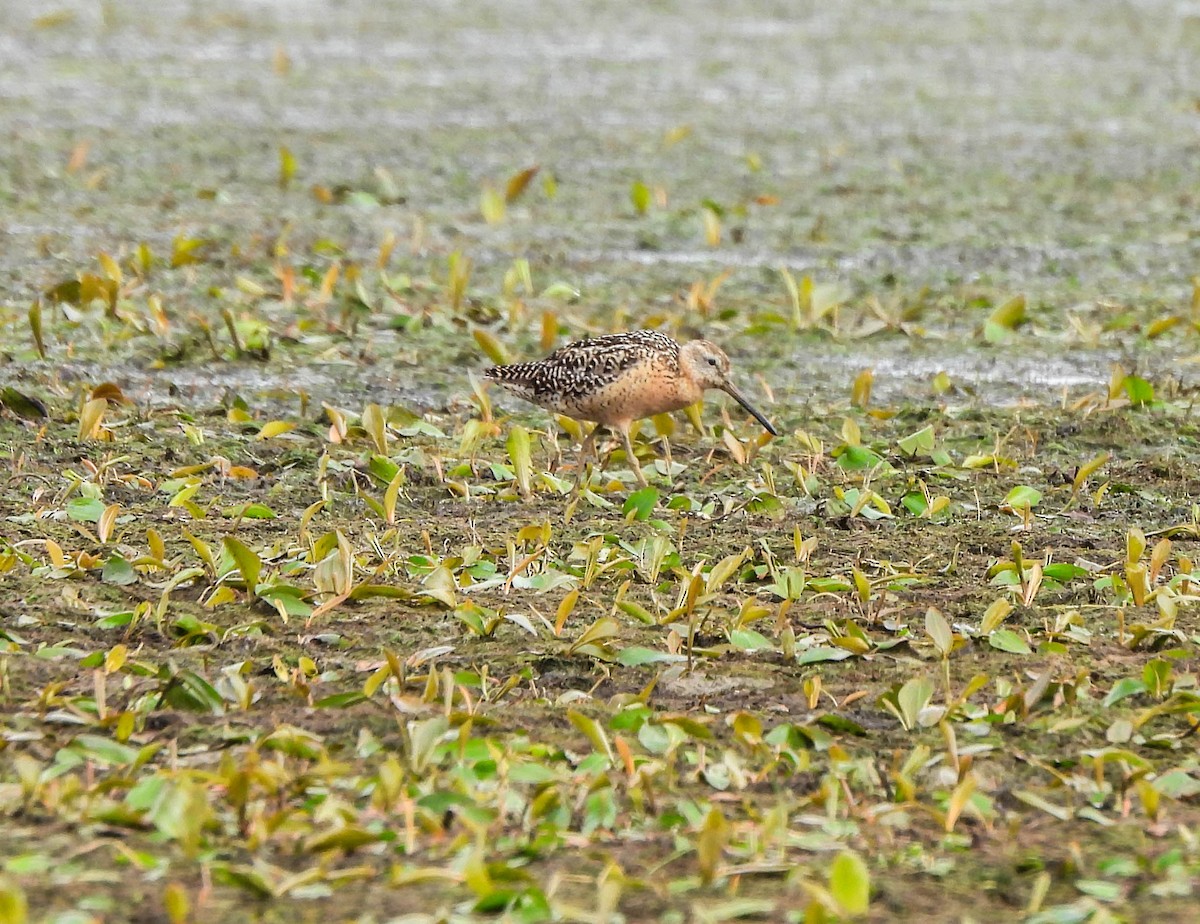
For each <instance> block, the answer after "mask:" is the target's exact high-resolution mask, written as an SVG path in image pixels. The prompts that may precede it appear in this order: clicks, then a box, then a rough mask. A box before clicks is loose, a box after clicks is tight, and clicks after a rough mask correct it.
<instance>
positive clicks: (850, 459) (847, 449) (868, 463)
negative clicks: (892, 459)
mask: <svg viewBox="0 0 1200 924" xmlns="http://www.w3.org/2000/svg"><path fill="white" fill-rule="evenodd" d="M833 456H834V458H835V459H837V464H838V467H839V468H840V469H842V471H846V472H858V471H862V470H863V469H868V468H874V467H875V466H876V465H879V464H880V463H881V462H883V458H882V457H881V456H879V455H878V454H877V453H874V452H872V451H871V450H870V449H867V447H866V446H840V447H838V448H837V449H835V450H834V451H833Z"/></svg>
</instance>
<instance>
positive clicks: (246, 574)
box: [221, 536, 262, 593]
mask: <svg viewBox="0 0 1200 924" xmlns="http://www.w3.org/2000/svg"><path fill="white" fill-rule="evenodd" d="M221 544H222V545H224V546H225V551H226V552H227V553H229V557H230V558H232V559H233V563H234V564H235V565H236V566H237V569H238V571H239V572H240V573H241V575H242V580H243V581H244V582H245V583H246V590H247V591H248V592H250V593H254V588H256V587H257V586H258V576H259V574H260V573H261V572H262V560H261V559H260V558H259V557H258V555H257V554H256V553H255V552H254V551H252V550H251V549H250V547H249V546H247V545H246V544H245V543H244V542H242V540H241V539H238V538H237V537H235V536H226V537H225V538H224V539H223V540H222V543H221Z"/></svg>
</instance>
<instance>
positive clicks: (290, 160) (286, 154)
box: [279, 145, 296, 189]
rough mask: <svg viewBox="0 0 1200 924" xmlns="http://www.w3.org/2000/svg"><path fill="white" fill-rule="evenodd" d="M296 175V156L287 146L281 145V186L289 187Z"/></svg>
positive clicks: (283, 187) (281, 187)
mask: <svg viewBox="0 0 1200 924" xmlns="http://www.w3.org/2000/svg"><path fill="white" fill-rule="evenodd" d="M295 176H296V158H295V156H294V155H293V154H292V152H291V151H290V150H289V149H288V148H287V147H285V146H283V145H280V147H279V188H280V189H287V188H288V187H289V186H291V185H292V180H293V179H294V178H295Z"/></svg>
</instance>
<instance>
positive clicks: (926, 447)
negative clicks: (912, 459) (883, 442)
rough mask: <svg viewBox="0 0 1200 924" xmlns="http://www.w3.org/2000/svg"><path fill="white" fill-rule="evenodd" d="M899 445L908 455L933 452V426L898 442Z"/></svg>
mask: <svg viewBox="0 0 1200 924" xmlns="http://www.w3.org/2000/svg"><path fill="white" fill-rule="evenodd" d="M896 445H898V446H899V447H900V448H901V449H902V450H904V452H905V453H906V454H907V455H910V456H915V455H916V454H917V453H918V452H923V453H926V454H928V453H930V452H932V451H933V425H932V424H930V425H929V426H927V427H924V428H923V429H920V430H918V431H917V432H916V433H911V434H909V435H908V436H905V437H903V438H901V439H899V440H897V441H896Z"/></svg>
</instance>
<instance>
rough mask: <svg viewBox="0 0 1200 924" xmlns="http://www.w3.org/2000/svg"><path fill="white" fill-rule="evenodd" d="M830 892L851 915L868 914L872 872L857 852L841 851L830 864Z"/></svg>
mask: <svg viewBox="0 0 1200 924" xmlns="http://www.w3.org/2000/svg"><path fill="white" fill-rule="evenodd" d="M829 894H830V895H832V896H833V897H834V900H835V901H836V902H837V903H838V904H839V905H840V906H841V908H842V910H843V911H844V912H845V913H846V914H849V915H860V914H866V913H867V910H868V908H869V907H870V904H871V874H870V872H869V871H868V870H867V864H866V863H865V862H864V861H863V858H862V857H860V856H859V855H858V854H857V853H855V852H854V851H852V850H846V851H843V852H842V853H839V854H838V855H837V856H836V857H834V859H833V863H831V864H830V866H829Z"/></svg>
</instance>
